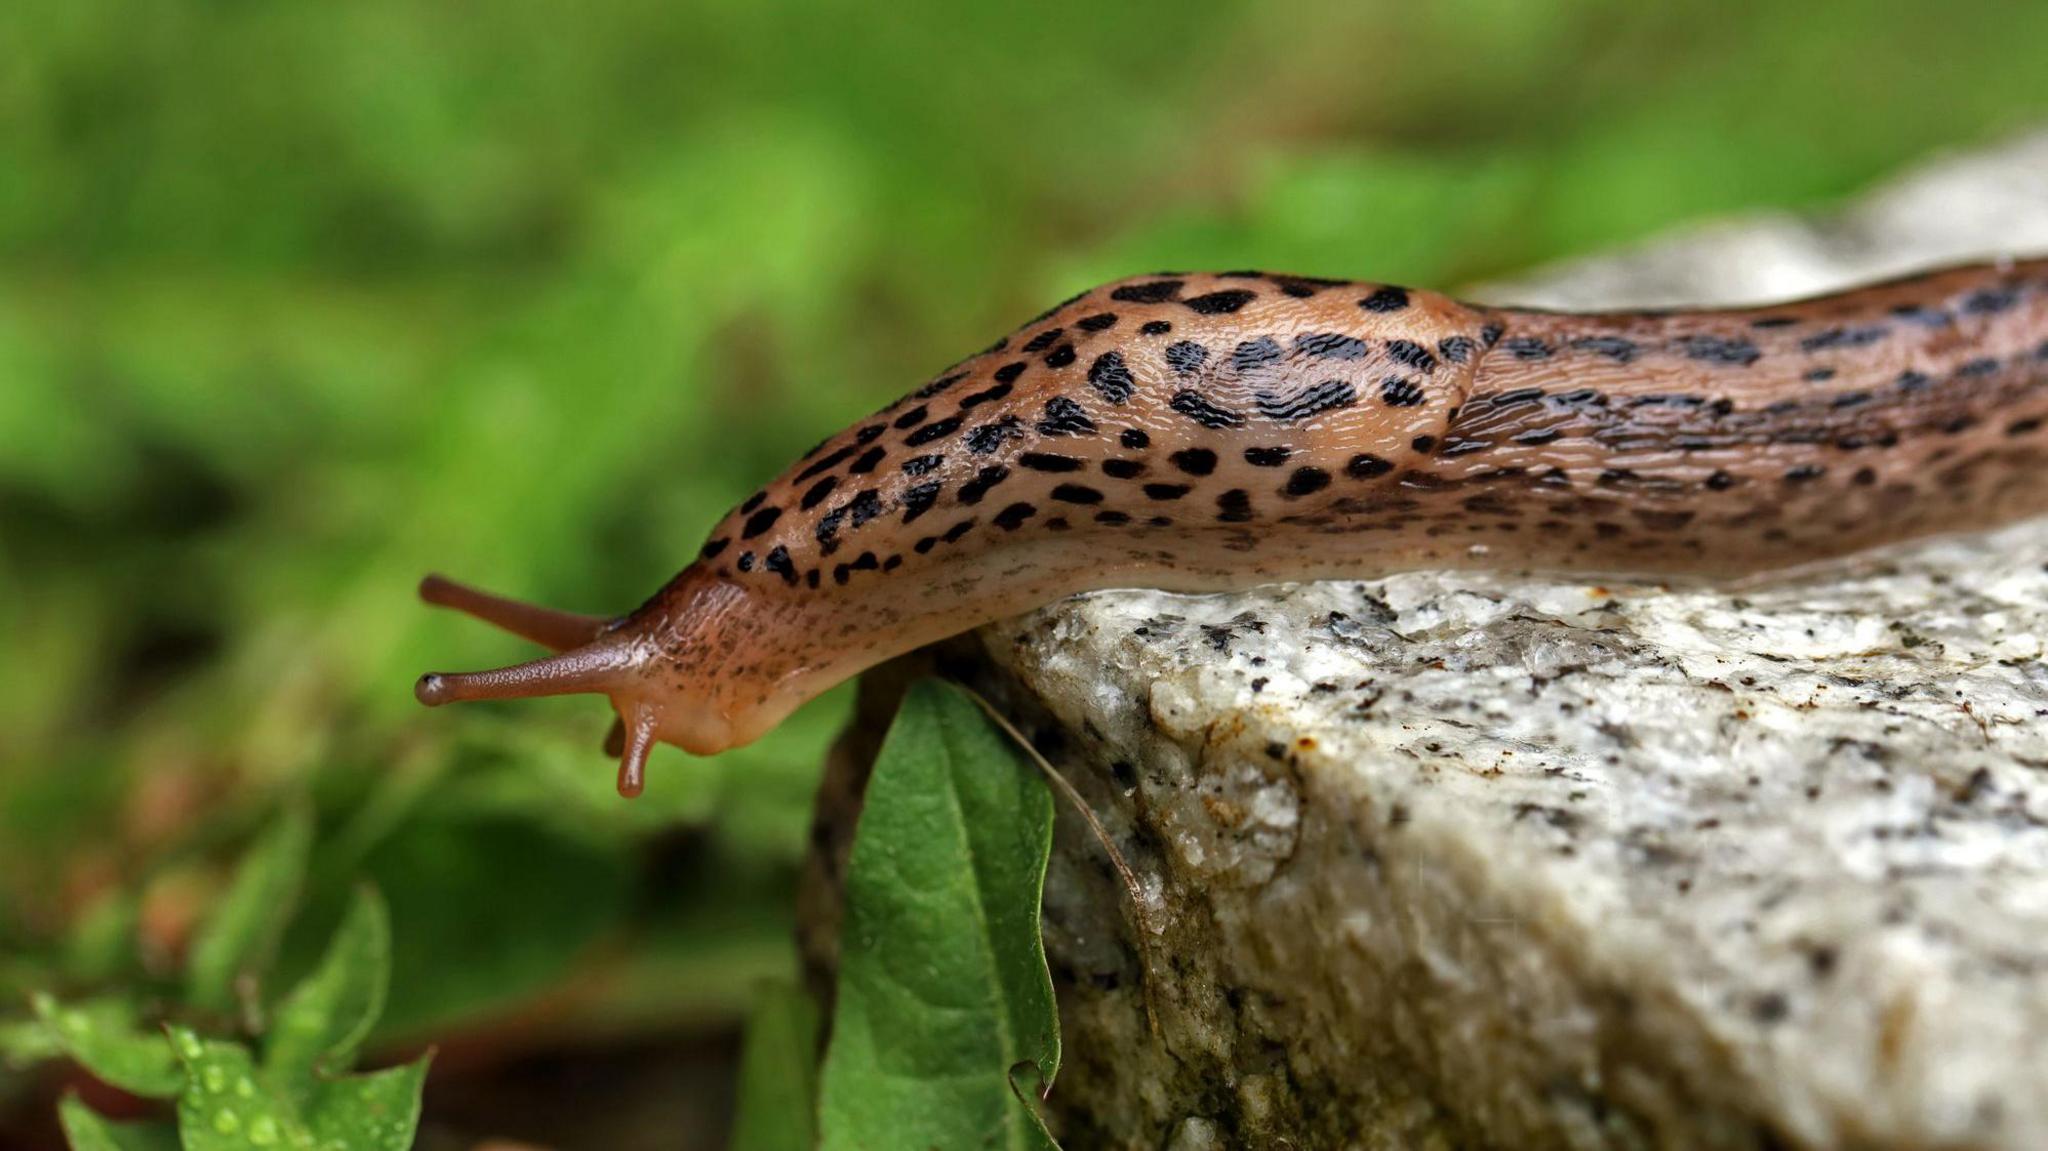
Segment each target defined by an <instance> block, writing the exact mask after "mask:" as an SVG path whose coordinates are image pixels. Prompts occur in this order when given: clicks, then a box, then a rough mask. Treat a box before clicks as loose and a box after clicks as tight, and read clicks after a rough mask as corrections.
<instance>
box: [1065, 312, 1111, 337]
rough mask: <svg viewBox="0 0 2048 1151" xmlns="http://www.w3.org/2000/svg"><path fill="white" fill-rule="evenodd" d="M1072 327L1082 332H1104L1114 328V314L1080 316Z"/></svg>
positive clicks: (1099, 313)
mask: <svg viewBox="0 0 2048 1151" xmlns="http://www.w3.org/2000/svg"><path fill="white" fill-rule="evenodd" d="M1074 326H1075V327H1077V328H1079V329H1081V330H1082V331H1084V332H1106V331H1108V330H1109V329H1111V328H1114V327H1116V313H1115V312H1097V313H1095V314H1094V315H1092V316H1082V317H1081V318H1080V319H1078V320H1075V321H1074Z"/></svg>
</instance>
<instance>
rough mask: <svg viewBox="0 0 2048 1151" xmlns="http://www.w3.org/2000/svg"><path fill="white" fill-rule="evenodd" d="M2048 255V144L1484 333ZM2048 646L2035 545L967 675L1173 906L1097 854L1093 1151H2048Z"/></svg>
mask: <svg viewBox="0 0 2048 1151" xmlns="http://www.w3.org/2000/svg"><path fill="white" fill-rule="evenodd" d="M2028 249H2032V250H2048V136H2042V137H2037V138H2034V139H2031V140H2025V141H2021V142H2019V143H2018V144H2016V145H2013V146H2012V147H2009V148H2006V149H2003V150H2000V151H1997V152H1993V153H1989V154H1985V155H1980V156H1976V157H1971V158H1966V159H1961V160H1951V161H1948V162H1945V163H1943V164H1941V165H1938V166H1936V167H1934V168H1932V169H1930V170H1929V171H1927V172H1924V173H1921V174H1918V175H1914V176H1910V177H1908V178H1906V179H1904V180H1902V181H1900V182H1899V183H1897V184H1895V185H1894V186H1892V187H1890V188H1888V189H1885V190H1882V191H1880V192H1878V193H1876V194H1874V195H1872V196H1871V197H1869V198H1868V199H1867V200H1866V201H1864V202H1863V204H1862V205H1861V206H1859V207H1857V208H1855V209H1853V210H1851V211H1849V212H1848V213H1846V214H1844V215H1842V216H1840V217H1838V218H1836V219H1835V220H1833V221H1829V222H1822V223H1818V224H1811V225H1809V224H1805V223H1801V222H1798V221H1794V220H1790V219H1786V218H1781V217H1773V218H1769V219H1765V220H1761V221H1752V222H1740V223H1731V224H1725V225H1716V226H1713V227H1710V228H1706V229H1701V230H1698V231H1695V232H1693V233H1690V234H1688V235H1686V236H1683V237H1680V238H1678V239H1675V240H1673V241H1671V242H1669V243H1665V244H1659V245H1654V246H1652V247H1650V248H1647V249H1644V250H1643V251H1641V252H1638V253H1634V254H1628V255H1622V256H1617V257H1612V258H1607V259H1603V260H1596V261H1592V262H1587V263H1581V264H1577V265H1573V266H1570V267H1567V268H1563V269H1559V270H1557V271H1555V272H1554V273H1551V274H1546V275H1544V276H1542V277H1541V278H1538V279H1533V280H1531V281H1529V282H1527V283H1521V284H1514V285H1498V286H1495V287H1494V288H1492V289H1490V290H1488V291H1487V293H1486V294H1488V295H1489V296H1491V297H1492V298H1494V299H1500V300H1510V299H1512V300H1517V301H1526V302H1532V303H1544V304H1553V305H1595V304H1645V305H1647V304H1669V303H1685V302H1728V301H1736V300H1754V299H1761V298H1769V297H1784V296H1790V295H1797V294H1802V293H1806V292H1811V291H1818V290H1823V289H1826V288H1830V287H1834V286H1838V285H1841V284H1844V283H1847V282H1852V281H1857V280H1862V279H1868V278H1870V277H1871V276H1873V275H1882V274H1888V273H1893V272H1899V271H1905V270H1909V269H1911V268H1914V267H1919V266H1924V265H1927V264H1930V263H1942V262H1954V261H1956V260H1960V259H1964V258H1969V257H1974V256H1979V255H1987V254H1990V255H1995V254H1999V253H2005V252H2012V251H2014V250H2020V251H2024V250H2028ZM1361 271H1363V270H1361ZM2043 636H2048V525H2043V524H2039V523H2037V524H2033V525H2022V526H2019V527H2016V528H2012V529H2008V530H2006V531H2004V532H2002V533H1999V534H1996V535H1993V536H1989V537H1981V538H1977V539H1970V540H1952V541H1945V542H1939V543H1935V544H1931V545H1926V546H1922V547H1918V548H1914V549H1911V550H1908V551H1903V552H1899V553H1895V554H1893V555H1890V556H1886V557H1878V558H1875V559H1869V560H1866V561H1864V562H1863V563H1861V564H1860V565H1859V566H1857V567H1855V568H1852V569H1843V570H1837V571H1835V572H1832V573H1828V574H1825V575H1818V576H1812V575H1810V576H1807V577H1805V578H1803V579H1802V580H1800V581H1798V582H1782V583H1779V584H1775V585H1771V586H1758V587H1751V588H1743V589H1727V588H1723V589H1713V590H1709V589H1690V590H1685V589H1680V590H1673V589H1664V588H1658V587H1638V586H1609V587H1595V586H1590V585H1587V584H1583V583H1573V582H1563V581H1553V580H1535V579H1527V578H1512V577H1489V576H1485V575H1446V574H1438V573H1416V574H1409V575H1402V576H1398V577H1395V578H1391V579H1385V580H1376V581H1371V582H1363V583H1325V584H1314V585H1303V586H1295V587H1279V588H1272V589H1267V590H1264V591H1259V592H1255V593H1251V594H1243V595H1231V596H1215V597H1179V596H1171V595H1165V594H1161V593H1154V592H1114V593H1101V594H1096V595H1091V596H1087V597H1083V598H1080V599H1077V600H1073V601H1069V602H1066V603H1063V604H1060V605H1056V606H1054V607H1051V608H1048V609H1046V610H1043V611H1040V612H1038V613H1035V614H1033V615H1031V616H1028V617H1024V618H1022V619H1019V620H1014V621H1010V622H1008V623H1005V624H1002V625H998V626H995V627H991V628H989V629H985V630H984V631H983V632H982V633H980V634H979V636H978V637H977V639H978V645H970V647H969V649H968V666H967V667H966V669H965V670H966V671H967V673H968V674H970V675H973V676H977V677H979V678H980V679H981V681H982V683H983V685H984V687H985V688H986V689H987V690H989V691H990V692H991V693H992V694H996V695H998V696H1000V697H1002V698H1005V699H1007V700H1008V701H1009V702H1010V706H1011V707H1012V708H1013V710H1015V711H1016V712H1017V713H1019V714H1021V715H1025V716H1029V717H1035V720H1036V723H1037V728H1038V732H1039V737H1040V739H1041V742H1042V743H1044V745H1045V746H1047V747H1048V748H1049V749H1050V752H1051V754H1052V756H1053V758H1054V759H1055V761H1056V762H1058V763H1060V764H1061V765H1062V766H1063V768H1064V769H1065V770H1066V771H1067V773H1068V774H1069V775H1070V777H1071V778H1072V779H1073V780H1074V782H1075V783H1076V785H1077V786H1078V787H1079V788H1080V790H1081V791H1082V792H1083V793H1084V795H1085V796H1086V798H1087V800H1088V802H1089V805H1090V807H1091V808H1092V809H1093V810H1094V811H1095V812H1097V813H1098V815H1099V816H1100V817H1101V819H1102V820H1103V821H1104V823H1106V824H1107V825H1108V827H1109V829H1110V834H1111V837H1112V839H1113V840H1114V841H1115V842H1116V843H1117V844H1118V846H1119V849H1120V851H1121V852H1122V854H1123V855H1124V856H1125V857H1126V858H1127V859H1128V860H1129V862H1130V864H1131V865H1132V866H1133V867H1134V868H1135V870H1136V871H1137V873H1138V876H1139V881H1140V885H1141V889H1142V890H1141V892H1140V896H1139V899H1138V900H1137V902H1136V904H1135V906H1134V904H1133V902H1132V901H1131V900H1130V899H1129V898H1128V897H1127V896H1126V894H1125V891H1124V888H1123V886H1122V885H1121V884H1120V883H1119V882H1117V881H1116V879H1115V877H1114V873H1113V872H1112V871H1111V869H1110V867H1109V866H1108V864H1107V862H1106V858H1107V857H1106V854H1105V852H1104V850H1103V848H1102V847H1101V846H1099V845H1098V844H1097V843H1096V842H1095V841H1094V840H1093V839H1092V838H1091V837H1090V835H1089V834H1088V832H1087V830H1086V829H1085V827H1084V826H1083V825H1082V824H1081V822H1080V821H1079V820H1078V819H1076V818H1075V817H1074V816H1073V815H1072V813H1071V812H1068V813H1066V814H1064V815H1063V816H1062V817H1061V824H1060V827H1059V833H1058V837H1057V843H1056V852H1055V859H1054V863H1053V868H1052V873H1051V876H1050V878H1049V882H1048V886H1047V905H1046V928H1047V945H1048V950H1049V953H1050V956H1051V960H1052V963H1053V967H1054V973H1055V976H1056V978H1057V980H1058V981H1059V983H1060V998H1061V1013H1062V1018H1063V1027H1064V1033H1065V1037H1066V1043H1067V1063H1066V1068H1065V1070H1064V1072H1063V1074H1062V1076H1061V1078H1060V1081H1059V1083H1058V1084H1057V1086H1056V1088H1055V1090H1054V1092H1053V1095H1052V1098H1051V1104H1052V1106H1053V1107H1054V1109H1055V1110H1056V1111H1057V1112H1058V1113H1059V1119H1060V1121H1061V1124H1062V1127H1063V1133H1064V1138H1065V1140H1066V1146H1067V1147H1069V1148H1070V1149H1073V1151H1078V1149H1080V1148H1091V1147H1142V1148H1148V1149H1151V1148H1174V1149H1195V1148H1210V1147H1219V1148H1220V1147H1244V1146H1282V1147H1293V1148H1376V1149H1377V1148H1387V1149H1393V1148H1408V1147H1440V1148H1451V1147H1500V1148H1550V1147H1567V1148H1609V1147H1614V1148H1649V1147H1673V1148H1676V1147H1712V1148H1756V1149H1767V1148H1783V1147H1832V1146H1857V1147H1881V1148H1937V1147H1939V1148H1986V1149H1988V1148H2013V1149H2020V1148H2042V1147H2048V718H2044V717H2048V668H2044V665H2043V663H2042V661H2041V645H2042V637H2043ZM1148 1015H1149V1021H1148Z"/></svg>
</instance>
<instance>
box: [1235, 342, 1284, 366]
mask: <svg viewBox="0 0 2048 1151" xmlns="http://www.w3.org/2000/svg"><path fill="white" fill-rule="evenodd" d="M1286 355H1287V353H1286V352H1283V351H1281V350H1280V342H1279V341H1278V340H1275V339H1274V338H1273V337H1271V336H1260V337H1259V338H1257V339H1255V340H1244V341H1242V342H1240V343H1239V344H1238V345H1237V347H1235V348H1232V349H1231V351H1230V366H1231V367H1233V368H1236V369H1237V370H1238V371H1240V372H1246V371H1251V370H1252V369H1254V368H1263V367H1265V366H1266V365H1268V364H1277V363H1279V362H1280V360H1281V359H1282V358H1284V357H1285V356H1286Z"/></svg>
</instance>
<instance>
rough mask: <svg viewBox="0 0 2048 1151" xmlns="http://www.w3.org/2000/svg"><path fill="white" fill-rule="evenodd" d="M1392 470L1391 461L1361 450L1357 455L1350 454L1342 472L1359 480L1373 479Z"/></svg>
mask: <svg viewBox="0 0 2048 1151" xmlns="http://www.w3.org/2000/svg"><path fill="white" fill-rule="evenodd" d="M1393 470H1394V465H1393V464H1392V463H1391V462H1389V461H1387V460H1383V459H1381V458H1380V457H1378V456H1376V455H1373V454H1372V453H1370V452H1361V453H1359V454H1358V455H1355V456H1352V457H1351V462H1350V463H1347V464H1345V465H1344V474H1346V475H1348V476H1350V477H1352V478H1353V479H1360V480H1369V479H1375V478H1377V477H1379V476H1383V475H1386V474H1387V473H1388V472H1391V471H1393Z"/></svg>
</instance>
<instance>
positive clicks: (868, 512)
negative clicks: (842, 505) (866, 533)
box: [846, 488, 882, 527]
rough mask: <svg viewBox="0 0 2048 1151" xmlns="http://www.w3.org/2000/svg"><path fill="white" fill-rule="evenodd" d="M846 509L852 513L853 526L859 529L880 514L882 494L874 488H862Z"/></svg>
mask: <svg viewBox="0 0 2048 1151" xmlns="http://www.w3.org/2000/svg"><path fill="white" fill-rule="evenodd" d="M846 508H847V510H848V511H849V512H851V513H853V526H854V527H860V526H861V525H862V524H865V523H867V522H868V521H869V520H871V519H874V518H875V517H876V516H878V515H881V514H882V493H881V492H878V491H876V490H875V489H874V488H863V489H862V490H861V491H860V493H859V494H857V495H855V496H854V497H853V502H851V503H849V504H847V505H846Z"/></svg>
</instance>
